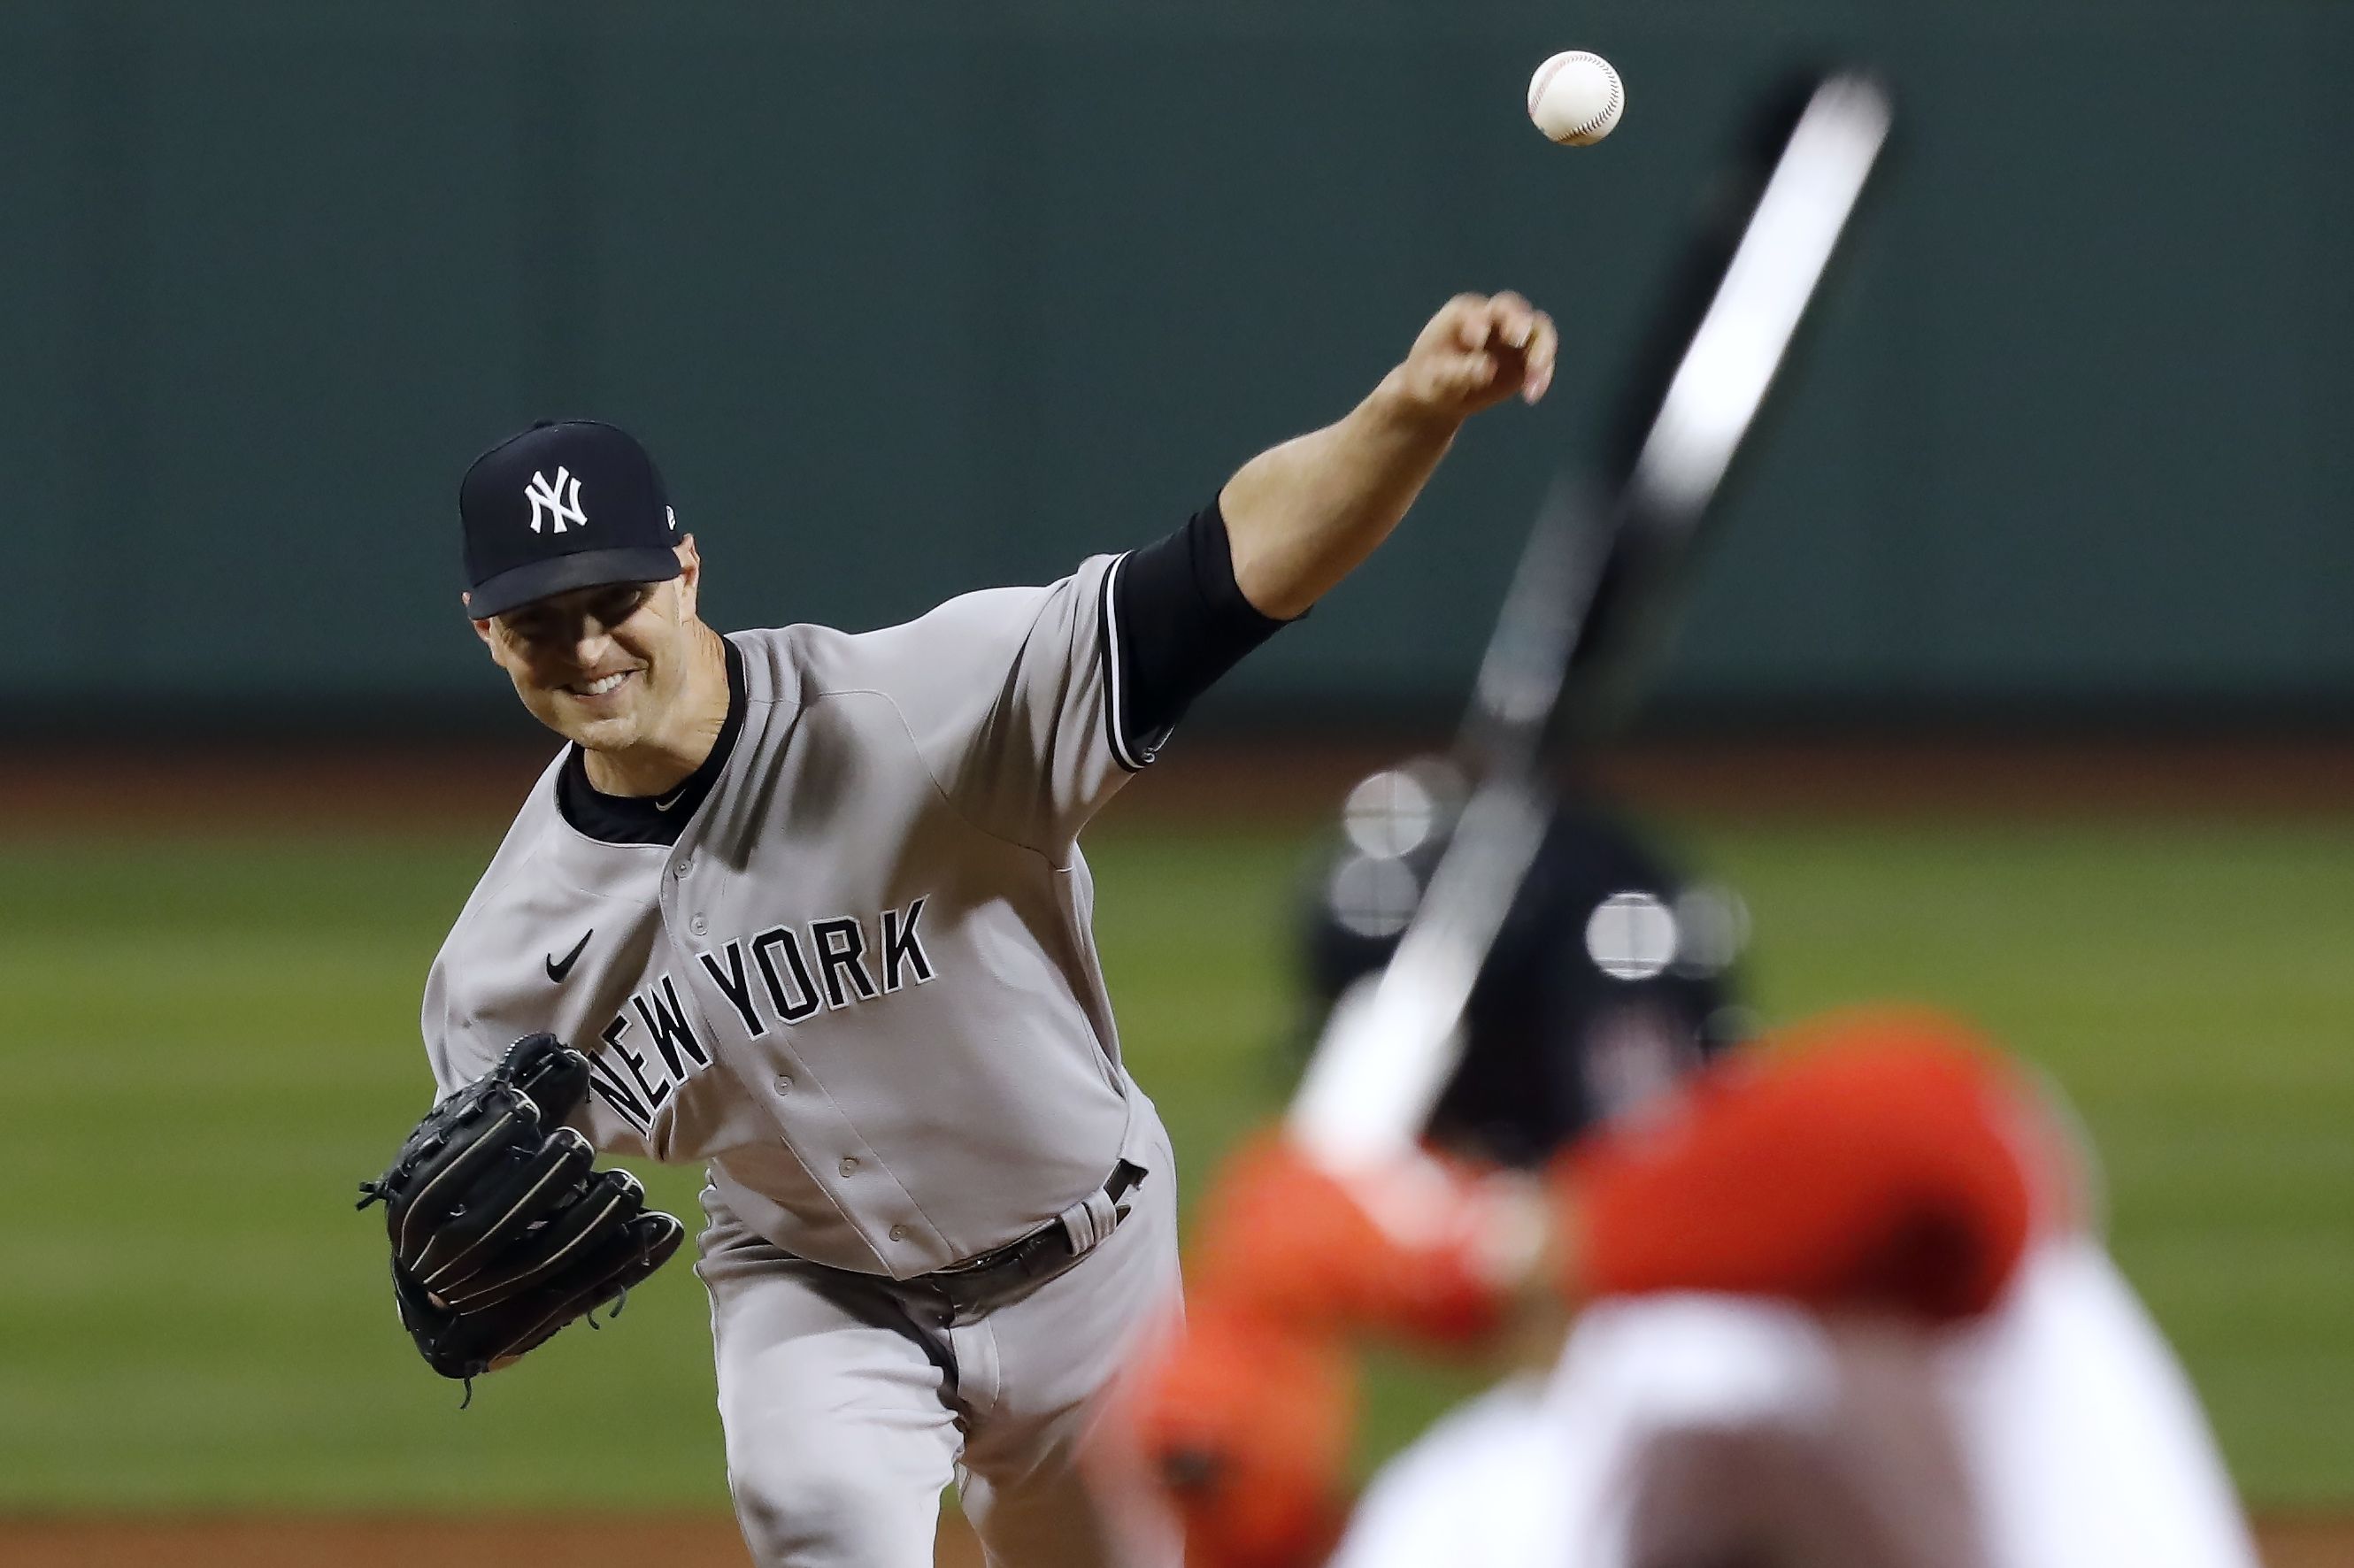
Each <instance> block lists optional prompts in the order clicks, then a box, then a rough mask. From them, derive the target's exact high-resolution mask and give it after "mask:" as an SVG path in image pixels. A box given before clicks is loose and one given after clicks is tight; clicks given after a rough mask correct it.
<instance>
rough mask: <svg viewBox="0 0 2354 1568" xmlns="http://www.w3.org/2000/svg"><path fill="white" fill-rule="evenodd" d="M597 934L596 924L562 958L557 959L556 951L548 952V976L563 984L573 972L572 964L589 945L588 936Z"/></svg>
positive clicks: (577, 960) (578, 959) (576, 961)
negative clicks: (565, 978)
mask: <svg viewBox="0 0 2354 1568" xmlns="http://www.w3.org/2000/svg"><path fill="white" fill-rule="evenodd" d="M596 934H597V927H594V926H591V927H588V934H587V935H586V936H583V937H582V938H580V939H579V940H578V941H577V942H575V943H573V944H572V950H571V951H570V952H568V953H567V954H565V955H564V957H563V958H562V959H557V956H556V955H555V954H554V953H550V954H548V955H547V978H548V979H550V980H554V981H556V982H557V984H558V985H561V984H563V983H564V977H565V976H566V975H568V974H570V973H571V972H572V966H573V965H574V964H576V963H578V962H579V961H580V955H581V953H582V951H583V950H584V949H586V948H588V938H589V937H593V936H595V935H596Z"/></svg>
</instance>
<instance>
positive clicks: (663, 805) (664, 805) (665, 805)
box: [654, 784, 686, 811]
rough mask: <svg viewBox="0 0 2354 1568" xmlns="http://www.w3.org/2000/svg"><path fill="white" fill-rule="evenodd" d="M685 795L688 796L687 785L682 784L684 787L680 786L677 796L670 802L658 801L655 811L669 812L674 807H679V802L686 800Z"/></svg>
mask: <svg viewBox="0 0 2354 1568" xmlns="http://www.w3.org/2000/svg"><path fill="white" fill-rule="evenodd" d="M685 794H686V786H685V785H684V784H682V785H680V786H679V787H678V793H677V794H675V795H673V796H672V797H671V798H670V799H669V800H656V801H655V802H654V810H657V811H667V810H670V809H671V808H672V807H673V806H675V805H677V804H678V803H679V801H680V800H682V799H684V796H685Z"/></svg>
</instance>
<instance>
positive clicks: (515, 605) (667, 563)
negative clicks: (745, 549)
mask: <svg viewBox="0 0 2354 1568" xmlns="http://www.w3.org/2000/svg"><path fill="white" fill-rule="evenodd" d="M681 570H682V568H681V567H680V566H679V564H678V556H675V555H673V553H672V552H670V551H668V550H665V549H662V548H660V547H659V546H637V547H634V548H631V549H624V550H582V551H579V552H578V553H577V554H574V555H569V556H556V557H554V558H553V559H550V560H545V561H533V562H532V563H530V564H529V565H527V566H521V567H515V568H514V570H512V571H505V572H501V573H500V574H499V575H498V576H496V577H492V578H490V579H489V580H488V581H486V582H482V583H478V584H476V585H475V586H474V587H473V588H471V589H470V590H468V592H467V596H466V614H467V615H468V616H469V617H471V618H472V619H473V620H490V619H491V617H493V616H494V615H504V614H505V613H506V612H507V611H509V610H511V609H522V608H523V607H524V606H525V605H527V604H529V603H530V602H531V601H532V600H534V599H546V598H547V597H549V596H550V595H551V594H559V593H570V592H571V591H572V590H573V589H574V588H603V587H605V586H606V585H608V584H610V583H661V582H668V581H669V580H670V579H671V578H673V577H676V576H678V574H679V572H680V571H681Z"/></svg>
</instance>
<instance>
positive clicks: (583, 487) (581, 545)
mask: <svg viewBox="0 0 2354 1568" xmlns="http://www.w3.org/2000/svg"><path fill="white" fill-rule="evenodd" d="M592 513H593V514H594V515H595V523H594V525H593V526H592V525H591V524H590V515H591V514H592ZM458 514H459V517H460V520H461V522H462V524H464V527H465V535H466V583H467V608H466V613H467V614H469V615H471V616H473V617H475V618H476V619H478V620H488V619H490V618H491V617H492V616H494V615H504V614H505V613H506V612H507V611H509V610H511V609H517V608H519V607H520V606H523V605H525V604H529V603H530V602H531V601H532V600H534V599H546V598H547V597H548V596H549V595H551V594H559V593H567V592H569V591H571V590H572V589H574V588H598V587H601V586H603V585H605V584H607V583H628V582H663V581H666V580H668V579H669V578H671V577H676V576H678V574H679V564H678V556H676V555H675V554H674V553H673V548H672V546H673V542H674V535H675V531H676V529H677V527H678V518H677V515H676V514H674V513H673V512H672V511H671V508H670V501H669V497H668V496H667V495H666V494H665V493H664V492H663V481H662V474H661V472H660V471H657V470H656V469H655V467H654V462H653V459H652V458H651V457H649V456H647V455H646V450H645V448H643V447H642V446H640V445H639V444H638V443H637V442H636V441H634V440H631V438H630V437H629V436H628V435H627V434H625V433H623V432H622V431H620V430H619V429H615V428H614V427H612V426H611V425H607V424H602V423H599V421H597V420H594V419H567V420H563V421H561V422H556V421H545V420H544V421H542V422H541V423H539V424H536V425H534V426H533V427H532V428H531V429H527V430H525V431H522V432H521V433H519V434H517V435H514V436H510V437H508V438H507V439H506V440H504V441H501V442H500V443H499V444H498V445H497V446H494V447H493V448H492V449H491V450H489V451H486V452H484V453H483V454H482V456H481V457H479V458H477V459H475V460H474V465H473V467H472V468H470V469H468V470H467V471H466V478H465V481H464V482H463V483H461V484H460V485H459V487H458Z"/></svg>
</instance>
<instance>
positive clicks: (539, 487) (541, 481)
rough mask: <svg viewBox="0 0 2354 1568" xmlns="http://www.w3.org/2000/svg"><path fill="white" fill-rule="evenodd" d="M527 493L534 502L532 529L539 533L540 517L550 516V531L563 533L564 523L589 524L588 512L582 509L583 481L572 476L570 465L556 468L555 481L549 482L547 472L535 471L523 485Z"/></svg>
mask: <svg viewBox="0 0 2354 1568" xmlns="http://www.w3.org/2000/svg"><path fill="white" fill-rule="evenodd" d="M524 495H525V498H527V499H528V500H529V501H530V502H531V531H532V532H533V533H535V534H536V533H538V532H539V520H540V519H541V518H542V517H546V519H547V525H548V526H547V531H548V532H549V533H551V534H561V533H563V532H564V525H565V524H567V523H569V524H572V525H573V526H574V527H575V528H586V527H587V526H588V514H587V513H585V512H583V511H581V510H580V482H579V481H578V480H577V479H575V478H573V477H572V471H571V470H570V469H568V468H559V469H557V471H556V482H555V483H554V484H550V483H548V482H547V475H546V474H544V473H535V474H533V475H532V476H531V482H530V483H529V484H528V485H526V486H525V487H524Z"/></svg>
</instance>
